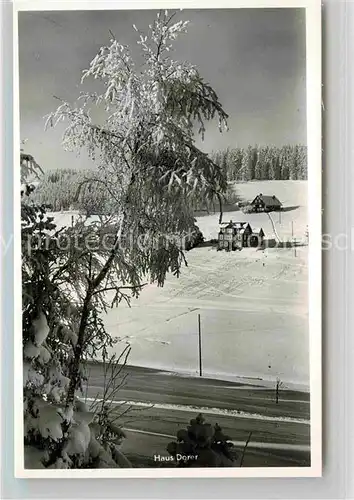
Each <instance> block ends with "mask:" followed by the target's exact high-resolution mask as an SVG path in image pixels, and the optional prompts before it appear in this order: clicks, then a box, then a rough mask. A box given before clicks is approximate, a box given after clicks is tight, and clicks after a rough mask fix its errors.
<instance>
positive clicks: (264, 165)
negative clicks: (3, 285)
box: [212, 144, 307, 181]
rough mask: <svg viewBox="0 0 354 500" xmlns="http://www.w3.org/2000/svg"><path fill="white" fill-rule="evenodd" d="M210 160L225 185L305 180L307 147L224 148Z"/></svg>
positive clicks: (215, 152)
mask: <svg viewBox="0 0 354 500" xmlns="http://www.w3.org/2000/svg"><path fill="white" fill-rule="evenodd" d="M212 159H213V160H214V162H215V163H216V164H218V165H219V166H220V167H221V168H222V169H223V172H224V174H225V175H226V177H227V180H228V181H253V180H260V181H261V180H306V179H307V147H306V146H303V145H300V144H297V145H286V146H282V147H276V146H257V145H256V146H248V147H247V148H228V149H226V150H224V151H214V152H213V153H212Z"/></svg>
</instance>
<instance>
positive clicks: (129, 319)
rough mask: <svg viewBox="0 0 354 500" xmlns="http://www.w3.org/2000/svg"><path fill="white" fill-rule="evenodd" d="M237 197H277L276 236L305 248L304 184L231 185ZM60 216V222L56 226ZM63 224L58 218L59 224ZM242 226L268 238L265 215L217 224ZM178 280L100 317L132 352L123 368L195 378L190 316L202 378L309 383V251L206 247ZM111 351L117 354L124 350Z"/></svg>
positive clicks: (208, 219)
mask: <svg viewBox="0 0 354 500" xmlns="http://www.w3.org/2000/svg"><path fill="white" fill-rule="evenodd" d="M236 189H237V191H238V193H239V194H240V196H241V197H242V198H244V199H247V200H251V199H252V198H253V197H254V196H255V195H257V194H259V193H263V194H270V195H273V194H274V195H276V196H277V197H278V198H279V199H280V201H281V202H282V203H283V205H284V207H285V211H284V212H282V213H281V215H279V214H277V213H274V214H272V218H273V221H274V224H275V227H276V231H277V233H278V235H279V237H280V238H282V239H284V240H287V239H290V238H291V236H292V232H293V234H294V237H295V238H296V239H297V240H298V241H304V240H305V236H304V235H305V230H306V224H307V183H306V182H304V181H263V182H248V183H240V184H237V186H236ZM64 217H66V218H68V219H69V220H70V218H69V216H67V214H58V219H57V221H58V223H59V224H63V223H67V222H64V219H63V218H64ZM60 219H63V220H60ZM231 219H232V220H233V221H248V222H250V224H251V226H256V227H262V228H263V230H264V231H265V234H266V238H268V239H274V234H273V228H272V224H271V221H270V219H269V217H268V215H267V214H243V213H242V212H240V211H235V212H227V213H225V214H224V221H227V220H231ZM197 223H198V225H199V227H200V229H201V230H202V231H203V233H204V236H205V238H206V239H210V238H217V233H218V213H216V214H212V215H206V216H204V217H199V218H198V221H197ZM187 260H188V267H186V268H184V269H183V270H182V275H181V277H180V278H176V277H173V276H169V277H168V278H167V280H166V284H165V286H164V287H163V288H158V287H156V286H154V285H151V286H148V287H146V288H145V289H144V290H143V291H142V293H141V296H140V298H139V299H137V300H134V301H133V302H132V305H131V308H128V307H127V306H125V305H124V304H122V305H120V306H119V308H118V309H113V310H111V311H109V313H108V314H107V315H106V317H105V318H104V321H105V324H106V327H107V329H108V331H109V332H110V333H111V334H112V335H113V336H116V337H120V338H121V342H122V343H125V342H129V343H130V344H131V346H132V351H131V355H130V357H129V364H134V365H140V366H148V367H153V368H159V369H163V370H172V371H175V372H184V373H190V374H193V373H195V374H197V373H198V370H199V365H198V314H200V316H201V327H202V352H203V371H204V374H205V375H208V376H212V377H216V378H226V379H233V378H235V377H237V376H241V377H246V378H254V377H255V378H262V379H265V380H274V379H275V378H276V377H279V378H280V379H281V380H282V381H283V382H285V383H287V385H290V384H291V385H292V386H293V385H295V386H299V385H300V386H302V387H303V388H304V389H306V388H307V387H308V384H309V352H308V340H309V339H308V317H307V247H306V246H299V247H297V248H296V252H295V250H294V248H268V249H266V250H265V251H258V250H255V249H243V250H242V251H241V252H230V253H227V252H217V251H216V249H215V248H213V247H212V246H203V247H200V248H195V249H193V250H191V251H190V252H188V253H187ZM121 342H119V343H118V344H117V346H116V349H117V351H120V350H121V349H122V347H123V346H122V343H121Z"/></svg>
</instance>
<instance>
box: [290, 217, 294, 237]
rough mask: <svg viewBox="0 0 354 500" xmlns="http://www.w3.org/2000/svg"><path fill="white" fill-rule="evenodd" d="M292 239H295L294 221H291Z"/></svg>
mask: <svg viewBox="0 0 354 500" xmlns="http://www.w3.org/2000/svg"><path fill="white" fill-rule="evenodd" d="M291 237H292V238H294V221H293V220H292V221H291Z"/></svg>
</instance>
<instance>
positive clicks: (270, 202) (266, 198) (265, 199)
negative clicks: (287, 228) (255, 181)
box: [252, 193, 282, 207]
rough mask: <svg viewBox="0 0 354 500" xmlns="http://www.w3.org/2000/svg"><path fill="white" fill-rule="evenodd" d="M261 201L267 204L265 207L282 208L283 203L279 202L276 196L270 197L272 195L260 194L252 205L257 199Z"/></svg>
mask: <svg viewBox="0 0 354 500" xmlns="http://www.w3.org/2000/svg"><path fill="white" fill-rule="evenodd" d="M257 198H258V199H260V200H261V201H263V203H264V204H265V206H268V207H269V206H270V207H274V206H278V207H281V205H282V204H281V202H280V201H279V200H278V198H277V197H276V196H274V195H273V196H270V195H266V194H262V193H261V194H259V195H258V196H256V197H255V199H254V200H253V201H252V203H254V202H255V201H256V199H257Z"/></svg>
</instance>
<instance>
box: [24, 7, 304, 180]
mask: <svg viewBox="0 0 354 500" xmlns="http://www.w3.org/2000/svg"><path fill="white" fill-rule="evenodd" d="M155 14H156V13H155V12H153V11H76V12H75V11H71V12H68V11H66V12H65V11H63V12H22V13H20V14H19V58H20V59H19V60H20V114H21V122H20V123H21V138H22V139H28V142H27V145H26V151H27V152H29V153H31V154H33V155H34V156H35V157H36V159H37V161H38V163H40V165H41V166H42V167H43V168H44V169H46V170H47V169H49V168H50V169H53V168H57V167H59V168H63V167H73V168H88V167H90V164H89V160H87V157H86V155H83V156H81V157H79V158H78V157H76V155H75V154H73V153H67V152H64V151H63V149H62V146H61V144H60V142H61V132H62V129H60V130H59V129H58V130H50V131H47V132H44V119H43V117H44V115H46V114H47V113H49V112H50V111H53V110H54V109H55V108H56V107H57V105H58V101H55V100H54V99H53V95H57V96H60V97H62V98H63V99H66V100H69V101H74V100H75V99H76V97H77V96H78V93H79V91H80V90H84V88H83V87H81V86H80V85H79V82H80V78H81V72H82V70H83V69H85V68H87V67H88V65H89V63H90V61H91V60H92V59H93V57H94V56H95V55H96V53H97V51H98V49H99V48H100V46H101V45H104V44H107V43H109V39H110V34H109V30H112V31H113V33H114V34H115V36H116V38H117V39H118V40H119V41H120V42H121V43H123V44H128V45H134V44H135V40H136V33H135V31H134V30H133V29H132V24H136V25H137V27H138V28H140V29H143V30H144V28H148V25H149V23H151V21H152V19H153V17H154V16H155ZM178 16H179V17H180V18H182V19H189V20H190V21H191V22H190V26H189V33H188V34H187V35H184V36H183V37H182V38H181V39H180V40H179V41H178V43H177V45H176V51H175V53H174V56H173V57H174V59H180V60H187V61H189V62H190V63H192V64H195V65H196V66H197V67H198V68H199V71H200V73H201V74H202V76H203V77H204V78H205V80H207V81H208V82H209V83H210V84H211V85H212V86H213V88H214V89H215V90H216V92H217V94H218V96H219V99H220V101H221V103H222V104H223V107H224V109H225V111H226V112H227V113H228V114H229V116H230V118H229V125H230V131H229V132H227V133H223V134H220V133H219V131H218V129H217V124H216V123H215V126H213V127H208V130H207V134H206V136H205V141H204V144H203V145H202V147H203V149H205V150H206V151H211V150H213V149H222V148H226V147H227V146H231V147H232V146H237V145H238V146H247V145H248V144H275V145H282V144H287V143H292V144H293V143H302V144H305V143H306V76H305V67H306V53H305V47H306V42H305V12H304V10H303V9H286V8H284V9H233V10H191V11H189V10H184V11H182V12H180V13H179V14H178ZM134 53H135V52H134V51H133V55H134ZM80 87H81V88H80Z"/></svg>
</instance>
